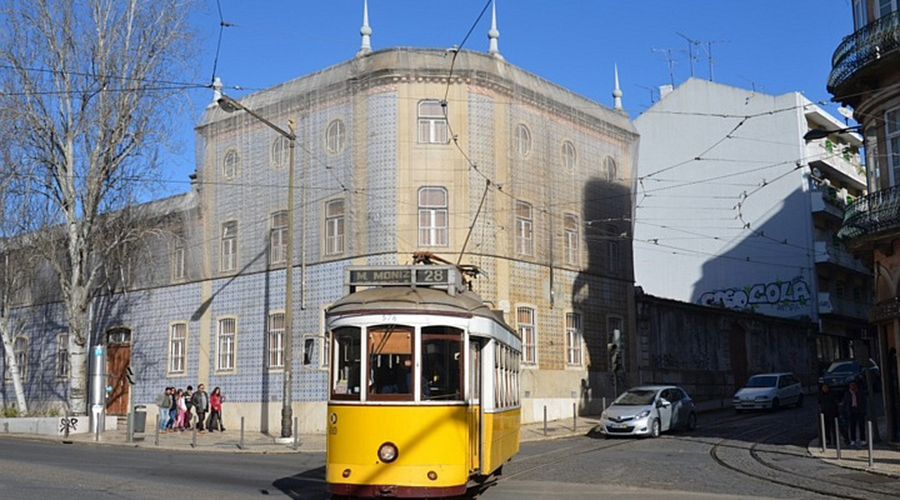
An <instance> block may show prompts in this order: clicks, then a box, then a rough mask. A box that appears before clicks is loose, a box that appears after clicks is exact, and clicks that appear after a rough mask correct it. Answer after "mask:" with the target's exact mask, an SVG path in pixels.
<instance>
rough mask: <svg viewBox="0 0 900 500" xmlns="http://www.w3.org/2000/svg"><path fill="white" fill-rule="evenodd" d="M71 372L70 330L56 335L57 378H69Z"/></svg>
mask: <svg viewBox="0 0 900 500" xmlns="http://www.w3.org/2000/svg"><path fill="white" fill-rule="evenodd" d="M69 373H71V370H70V369H69V332H62V333H58V334H57V335H56V378H57V379H59V380H65V379H68V378H69Z"/></svg>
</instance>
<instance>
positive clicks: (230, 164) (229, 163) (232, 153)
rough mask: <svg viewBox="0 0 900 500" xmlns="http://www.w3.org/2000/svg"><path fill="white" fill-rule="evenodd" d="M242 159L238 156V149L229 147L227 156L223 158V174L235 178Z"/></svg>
mask: <svg viewBox="0 0 900 500" xmlns="http://www.w3.org/2000/svg"><path fill="white" fill-rule="evenodd" d="M240 161H241V158H240V156H238V152H237V150H236V149H229V150H228V151H227V152H226V153H225V158H224V159H223V160H222V176H223V177H225V179H234V178H235V177H237V173H238V167H239V166H240Z"/></svg>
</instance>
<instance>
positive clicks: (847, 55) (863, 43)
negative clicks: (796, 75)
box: [828, 11, 900, 92]
mask: <svg viewBox="0 0 900 500" xmlns="http://www.w3.org/2000/svg"><path fill="white" fill-rule="evenodd" d="M897 48H900V11H896V12H892V13H890V14H889V15H887V16H882V17H881V18H879V19H878V20H877V21H875V22H872V23H869V24H867V25H865V26H863V27H862V28H860V29H858V30H856V32H855V33H853V34H852V35H850V36H847V37H845V38H844V41H843V42H841V44H840V45H838V48H837V50H835V51H834V55H833V56H832V57H831V75H829V77H828V90H829V91H830V92H833V91H834V89H836V88H837V87H839V86H840V85H842V84H843V83H845V82H846V81H847V79H848V78H850V76H851V75H853V73H855V72H856V71H857V70H858V69H860V68H862V67H863V66H865V65H867V64H869V63H871V62H872V61H874V60H876V59H878V58H880V57H881V56H883V55H884V54H886V53H888V52H890V51H892V50H895V49H897Z"/></svg>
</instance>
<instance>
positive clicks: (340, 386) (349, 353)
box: [332, 327, 362, 399]
mask: <svg viewBox="0 0 900 500" xmlns="http://www.w3.org/2000/svg"><path fill="white" fill-rule="evenodd" d="M359 333H360V332H359V328H356V327H343V328H338V329H336V330H334V332H333V334H332V335H333V336H334V380H333V382H334V389H333V391H332V392H333V396H334V397H336V398H338V399H359V385H360V384H359V370H360V360H361V358H362V342H361V339H360V335H359Z"/></svg>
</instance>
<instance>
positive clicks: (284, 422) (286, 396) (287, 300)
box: [216, 95, 306, 438]
mask: <svg viewBox="0 0 900 500" xmlns="http://www.w3.org/2000/svg"><path fill="white" fill-rule="evenodd" d="M216 102H217V103H218V104H219V108H221V109H222V111H225V112H226V113H234V112H235V111H245V112H247V113H248V114H249V115H250V116H252V117H253V118H256V119H257V120H259V121H260V122H262V123H263V124H264V125H266V126H267V127H269V128H271V129H272V130H274V131H276V132H278V133H279V134H280V135H282V136H283V137H286V138H287V139H288V140H289V141H290V143H289V144H290V155H289V157H288V209H287V216H288V220H287V255H286V256H285V259H284V260H285V262H284V273H285V274H284V380H283V382H284V384H283V387H282V398H281V401H282V406H281V437H282V438H289V437H291V423H292V421H293V409H292V408H291V402H292V401H291V400H292V396H291V386H292V377H291V373H292V371H293V364H294V359H293V358H294V349H293V345H294V335H293V333H294V330H293V309H294V280H293V267H294V146H295V145H296V143H297V135H296V134H294V129H295V127H296V124H295V123H294V120H288V130H284V129H282V128H281V127H279V126H277V125H275V124H274V123H272V122H270V121H269V120H266V119H265V118H263V117H262V116H260V115H258V114H257V113H256V112H255V111H253V110H252V109H249V108H247V107H246V106H244V105H243V104H241V103H239V102H237V101H235V100H234V99H232V98H230V97H228V96H227V95H223V96H222V97H220V98H219V99H218V100H217V101H216ZM304 239H306V237H305V235H304Z"/></svg>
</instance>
